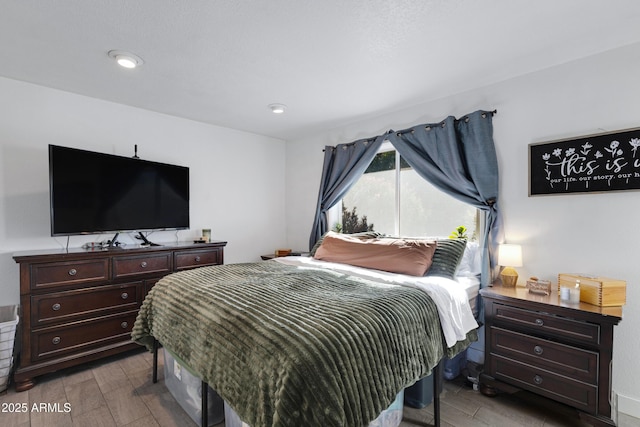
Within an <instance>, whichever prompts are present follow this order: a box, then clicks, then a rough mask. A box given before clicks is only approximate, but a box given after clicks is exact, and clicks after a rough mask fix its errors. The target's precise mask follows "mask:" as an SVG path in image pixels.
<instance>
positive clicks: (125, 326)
mask: <svg viewBox="0 0 640 427" xmlns="http://www.w3.org/2000/svg"><path fill="white" fill-rule="evenodd" d="M120 326H122V329H127V326H129V324H128V323H127V322H122V323H120Z"/></svg>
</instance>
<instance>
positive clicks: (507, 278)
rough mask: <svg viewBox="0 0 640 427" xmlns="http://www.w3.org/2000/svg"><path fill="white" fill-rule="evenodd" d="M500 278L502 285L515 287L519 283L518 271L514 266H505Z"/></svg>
mask: <svg viewBox="0 0 640 427" xmlns="http://www.w3.org/2000/svg"><path fill="white" fill-rule="evenodd" d="M500 280H502V286H504V287H507V288H514V287H515V286H516V283H518V272H517V271H516V270H515V269H514V268H513V267H505V268H504V269H502V272H501V273H500Z"/></svg>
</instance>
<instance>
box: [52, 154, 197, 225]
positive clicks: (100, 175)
mask: <svg viewBox="0 0 640 427" xmlns="http://www.w3.org/2000/svg"><path fill="white" fill-rule="evenodd" d="M49 191H50V200H51V235H52V236H61V235H73V234H88V233H101V232H121V231H144V230H167V229H184V228H189V168H188V167H184V166H176V165H170V164H165V163H157V162H151V161H146V160H140V159H137V158H129V157H122V156H115V155H110V154H101V153H95V152H91V151H85V150H79V149H75V148H67V147H60V146H56V145H49Z"/></svg>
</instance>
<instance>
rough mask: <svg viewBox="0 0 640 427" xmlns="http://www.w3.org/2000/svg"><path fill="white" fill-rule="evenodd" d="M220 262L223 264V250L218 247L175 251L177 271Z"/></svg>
mask: <svg viewBox="0 0 640 427" xmlns="http://www.w3.org/2000/svg"><path fill="white" fill-rule="evenodd" d="M218 264H222V251H220V250H218V249H215V250H210V249H209V250H202V251H181V252H176V253H175V266H176V271H178V270H186V269H189V268H195V267H203V266H206V265H218Z"/></svg>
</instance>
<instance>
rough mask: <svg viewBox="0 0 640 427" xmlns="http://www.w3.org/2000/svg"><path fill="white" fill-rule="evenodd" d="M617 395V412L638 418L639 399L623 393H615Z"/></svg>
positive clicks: (639, 412)
mask: <svg viewBox="0 0 640 427" xmlns="http://www.w3.org/2000/svg"><path fill="white" fill-rule="evenodd" d="M614 394H617V397H618V413H622V414H626V415H629V416H632V417H634V418H640V399H635V398H632V397H629V396H625V395H624V394H620V393H616V392H614Z"/></svg>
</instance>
